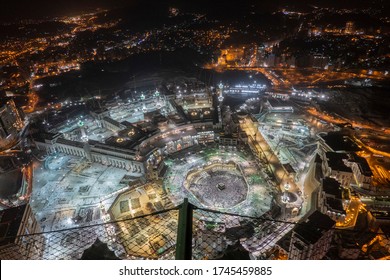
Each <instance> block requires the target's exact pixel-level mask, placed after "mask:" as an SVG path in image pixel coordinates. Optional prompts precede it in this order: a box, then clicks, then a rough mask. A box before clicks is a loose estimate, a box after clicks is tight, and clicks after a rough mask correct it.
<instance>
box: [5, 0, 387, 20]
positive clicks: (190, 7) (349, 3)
mask: <svg viewBox="0 0 390 280" xmlns="http://www.w3.org/2000/svg"><path fill="white" fill-rule="evenodd" d="M1 2H3V3H1V8H0V21H13V20H15V19H19V18H44V17H47V16H53V15H69V14H77V13H80V12H83V11H91V10H94V9H96V8H114V7H122V6H126V5H130V6H138V5H147V6H148V7H153V6H154V5H156V3H159V5H158V6H160V7H162V6H164V5H165V6H167V7H169V6H175V7H179V8H182V9H184V10H185V11H198V12H207V11H209V10H211V11H212V10H215V9H226V8H228V9H229V8H230V9H237V8H242V7H245V6H247V7H250V6H251V5H252V4H255V5H256V7H257V9H258V10H273V9H275V8H278V7H286V6H288V7H296V8H305V7H308V6H309V4H314V5H319V6H328V7H329V6H335V7H346V8H350V7H357V8H360V7H369V6H373V7H379V6H381V4H380V3H386V2H387V3H388V2H390V1H388V0H308V1H297V0H239V1H232V0H197V1H194V0H17V1H10V0H2V1H1ZM152 11H153V10H152V9H151V12H152Z"/></svg>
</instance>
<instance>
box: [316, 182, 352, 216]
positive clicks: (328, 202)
mask: <svg viewBox="0 0 390 280" xmlns="http://www.w3.org/2000/svg"><path fill="white" fill-rule="evenodd" d="M347 201H348V197H346V191H345V189H344V188H343V187H341V185H340V183H339V182H338V181H337V180H336V179H333V178H330V177H325V178H323V179H321V187H320V191H319V192H318V208H319V210H320V211H321V213H323V214H326V215H328V216H329V217H331V218H332V219H333V220H334V221H335V222H344V220H345V216H346V211H345V209H346V206H347Z"/></svg>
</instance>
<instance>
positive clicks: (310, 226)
mask: <svg viewBox="0 0 390 280" xmlns="http://www.w3.org/2000/svg"><path fill="white" fill-rule="evenodd" d="M335 223H336V222H335V221H333V220H332V219H331V218H330V217H329V216H327V215H325V214H322V213H321V212H319V211H315V212H314V213H313V214H311V215H310V216H309V217H308V218H307V221H306V222H305V223H303V224H299V225H297V226H296V227H295V228H294V232H295V233H296V234H298V235H299V236H300V237H301V238H302V241H304V242H305V243H308V244H309V243H310V244H314V243H316V242H317V241H318V240H319V239H320V238H321V237H322V236H323V235H324V234H325V233H326V232H327V231H328V230H330V229H331V228H333V226H334V225H335Z"/></svg>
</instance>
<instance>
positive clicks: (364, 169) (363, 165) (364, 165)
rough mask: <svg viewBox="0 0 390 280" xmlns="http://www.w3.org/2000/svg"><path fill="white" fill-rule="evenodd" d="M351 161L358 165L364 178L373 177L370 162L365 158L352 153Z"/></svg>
mask: <svg viewBox="0 0 390 280" xmlns="http://www.w3.org/2000/svg"><path fill="white" fill-rule="evenodd" d="M351 159H352V161H354V162H356V163H357V164H358V166H359V169H360V173H362V174H363V175H364V176H368V177H371V176H372V175H373V174H372V171H371V168H370V166H369V165H368V162H367V160H366V159H365V158H363V157H359V156H358V155H357V154H355V153H351Z"/></svg>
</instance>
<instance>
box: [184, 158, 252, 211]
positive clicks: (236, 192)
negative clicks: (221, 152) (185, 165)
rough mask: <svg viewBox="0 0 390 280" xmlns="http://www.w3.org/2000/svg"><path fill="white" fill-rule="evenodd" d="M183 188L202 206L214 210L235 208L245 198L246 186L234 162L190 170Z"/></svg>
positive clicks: (238, 167) (213, 164)
mask: <svg viewBox="0 0 390 280" xmlns="http://www.w3.org/2000/svg"><path fill="white" fill-rule="evenodd" d="M184 187H185V188H186V189H187V190H188V191H189V192H191V193H192V194H193V195H194V197H195V198H196V199H197V200H198V201H199V202H200V203H201V204H203V205H205V206H208V207H216V208H229V207H233V206H236V205H237V204H239V203H241V202H243V201H244V200H246V198H247V194H248V185H247V183H246V181H245V178H244V177H243V176H242V173H241V170H240V166H239V165H238V164H236V163H234V162H228V163H212V164H210V165H207V166H204V167H202V168H197V169H195V170H190V171H189V172H188V173H187V175H186V179H185V181H184Z"/></svg>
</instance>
